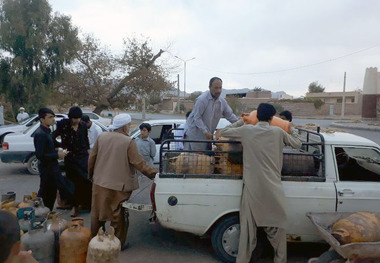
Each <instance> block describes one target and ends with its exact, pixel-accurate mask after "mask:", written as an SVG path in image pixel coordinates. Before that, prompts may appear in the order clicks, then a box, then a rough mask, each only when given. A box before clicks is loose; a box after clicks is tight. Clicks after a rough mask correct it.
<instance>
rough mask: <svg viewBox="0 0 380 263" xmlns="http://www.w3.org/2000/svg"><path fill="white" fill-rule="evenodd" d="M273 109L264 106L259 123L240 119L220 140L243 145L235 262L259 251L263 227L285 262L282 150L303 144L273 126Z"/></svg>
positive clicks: (277, 254)
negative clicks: (260, 233) (258, 246)
mask: <svg viewBox="0 0 380 263" xmlns="http://www.w3.org/2000/svg"><path fill="white" fill-rule="evenodd" d="M275 114H276V110H275V109H274V107H273V106H272V105H270V104H267V103H261V104H260V105H259V108H258V109H257V117H258V119H259V122H258V123H257V124H256V125H244V121H243V120H242V119H240V120H239V121H237V122H235V123H234V124H232V125H230V126H228V127H226V128H225V129H223V130H222V131H221V134H220V135H221V136H223V137H227V138H232V139H234V140H237V141H240V142H241V143H242V145H243V163H244V170H243V193H242V198H241V207H240V240H239V252H238V255H237V259H236V262H237V263H242V262H249V261H250V258H251V255H252V252H253V250H254V249H255V247H256V242H257V238H256V231H257V227H263V228H264V230H265V232H266V234H267V237H268V239H269V241H270V243H271V244H272V246H273V248H274V252H275V258H274V262H275V263H280V262H281V263H285V262H286V258H287V255H286V233H285V227H286V212H285V209H284V207H285V206H284V202H285V199H286V198H285V194H284V190H283V188H282V183H281V168H282V150H283V148H284V146H285V145H287V146H292V147H294V148H300V147H301V146H302V143H301V141H300V140H299V139H298V138H296V137H294V136H291V135H289V134H287V133H286V132H285V131H283V130H282V129H280V128H278V127H274V126H270V122H271V120H272V118H273V116H274V115H275Z"/></svg>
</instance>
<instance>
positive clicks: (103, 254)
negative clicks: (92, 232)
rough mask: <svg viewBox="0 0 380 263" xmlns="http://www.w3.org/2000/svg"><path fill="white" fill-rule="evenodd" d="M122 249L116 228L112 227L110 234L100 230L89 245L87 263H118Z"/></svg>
mask: <svg viewBox="0 0 380 263" xmlns="http://www.w3.org/2000/svg"><path fill="white" fill-rule="evenodd" d="M120 249H121V244H120V240H119V239H118V238H117V237H115V230H114V228H113V227H112V226H111V227H110V228H109V231H108V233H104V231H103V228H99V231H98V234H97V235H96V237H94V238H93V239H91V241H90V244H89V245H88V251H87V263H103V262H107V263H117V262H119V261H118V258H119V254H120Z"/></svg>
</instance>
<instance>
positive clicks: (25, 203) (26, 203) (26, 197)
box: [18, 195, 33, 208]
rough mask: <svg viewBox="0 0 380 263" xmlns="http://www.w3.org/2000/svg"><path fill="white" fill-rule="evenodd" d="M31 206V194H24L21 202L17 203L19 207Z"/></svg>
mask: <svg viewBox="0 0 380 263" xmlns="http://www.w3.org/2000/svg"><path fill="white" fill-rule="evenodd" d="M31 206H33V203H32V196H31V195H24V198H23V199H22V202H21V203H19V204H18V207H19V208H23V207H31Z"/></svg>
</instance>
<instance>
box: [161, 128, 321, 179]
mask: <svg viewBox="0 0 380 263" xmlns="http://www.w3.org/2000/svg"><path fill="white" fill-rule="evenodd" d="M298 136H299V138H300V139H301V141H302V142H303V143H302V144H303V145H302V148H301V149H300V150H295V149H291V148H285V149H284V153H283V154H284V159H283V168H282V172H281V174H282V180H284V181H325V166H324V162H325V160H324V139H323V136H322V135H321V134H320V133H318V132H314V131H309V130H305V129H298ZM185 143H193V144H196V145H202V146H204V148H205V149H206V150H202V151H198V150H183V145H184V144H185ZM159 169H160V170H159V171H160V174H159V176H160V178H183V179H185V178H200V179H233V180H240V179H241V178H242V175H243V157H242V146H241V144H240V142H238V141H232V140H185V139H167V140H165V141H163V142H162V144H161V147H160V168H159Z"/></svg>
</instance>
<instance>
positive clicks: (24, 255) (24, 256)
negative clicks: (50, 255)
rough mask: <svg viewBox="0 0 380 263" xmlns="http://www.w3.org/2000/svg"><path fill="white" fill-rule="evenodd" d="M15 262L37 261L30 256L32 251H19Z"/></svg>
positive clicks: (30, 262)
mask: <svg viewBox="0 0 380 263" xmlns="http://www.w3.org/2000/svg"><path fill="white" fill-rule="evenodd" d="M15 260H16V261H15V262H20V263H38V261H37V260H35V259H34V258H33V256H32V251H31V250H29V251H20V253H18V255H17V256H16V258H15Z"/></svg>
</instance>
